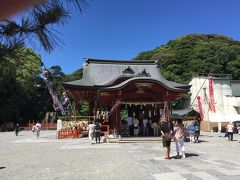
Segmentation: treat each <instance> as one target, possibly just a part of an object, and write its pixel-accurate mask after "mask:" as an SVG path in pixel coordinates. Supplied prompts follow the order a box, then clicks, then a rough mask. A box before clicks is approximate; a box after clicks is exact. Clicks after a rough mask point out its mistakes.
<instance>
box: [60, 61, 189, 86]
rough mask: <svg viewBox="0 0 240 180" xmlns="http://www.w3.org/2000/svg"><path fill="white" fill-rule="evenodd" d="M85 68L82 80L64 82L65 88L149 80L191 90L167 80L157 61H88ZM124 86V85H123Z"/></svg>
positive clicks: (117, 84)
mask: <svg viewBox="0 0 240 180" xmlns="http://www.w3.org/2000/svg"><path fill="white" fill-rule="evenodd" d="M86 62H87V63H86V64H85V66H84V67H83V76H82V79H80V80H77V81H70V82H64V83H63V85H64V86H65V87H69V86H71V87H89V88H90V87H92V88H94V87H111V88H113V87H115V88H117V87H118V86H119V87H120V86H121V85H120V84H122V83H124V82H125V83H128V82H129V81H133V80H136V79H148V80H150V79H151V80H152V81H155V82H158V83H159V84H161V85H163V86H165V87H166V88H168V89H172V90H180V89H185V90H186V89H187V90H188V89H189V88H190V86H189V85H185V84H179V83H175V82H172V81H168V80H166V79H165V78H164V77H163V76H162V75H161V73H160V69H159V67H158V65H157V64H156V62H155V61H122V60H121V61H116V60H99V59H98V60H97V59H87V60H86ZM122 85H123V84H122Z"/></svg>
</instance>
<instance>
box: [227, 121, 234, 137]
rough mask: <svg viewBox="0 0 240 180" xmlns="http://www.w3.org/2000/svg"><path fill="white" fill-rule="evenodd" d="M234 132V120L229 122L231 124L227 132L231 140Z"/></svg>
mask: <svg viewBox="0 0 240 180" xmlns="http://www.w3.org/2000/svg"><path fill="white" fill-rule="evenodd" d="M233 132H234V125H233V123H232V122H229V124H228V125H227V133H228V140H229V141H232V140H233Z"/></svg>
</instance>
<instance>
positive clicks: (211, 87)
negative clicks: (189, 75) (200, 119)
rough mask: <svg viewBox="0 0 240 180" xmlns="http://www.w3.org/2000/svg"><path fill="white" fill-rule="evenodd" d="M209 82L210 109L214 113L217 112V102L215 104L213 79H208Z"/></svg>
mask: <svg viewBox="0 0 240 180" xmlns="http://www.w3.org/2000/svg"><path fill="white" fill-rule="evenodd" d="M208 81H209V109H210V111H212V112H216V109H215V102H214V91H213V84H212V77H211V76H209V77H208Z"/></svg>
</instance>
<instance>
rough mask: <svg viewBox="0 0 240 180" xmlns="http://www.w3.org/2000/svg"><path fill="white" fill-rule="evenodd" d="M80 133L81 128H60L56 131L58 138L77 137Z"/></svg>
mask: <svg viewBox="0 0 240 180" xmlns="http://www.w3.org/2000/svg"><path fill="white" fill-rule="evenodd" d="M80 135H81V130H79V129H77V130H60V131H58V139H65V138H79V137H80Z"/></svg>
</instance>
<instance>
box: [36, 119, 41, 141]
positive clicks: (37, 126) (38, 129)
mask: <svg viewBox="0 0 240 180" xmlns="http://www.w3.org/2000/svg"><path fill="white" fill-rule="evenodd" d="M40 131H41V124H40V123H39V122H37V124H36V125H35V132H36V136H37V138H39V136H40Z"/></svg>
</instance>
